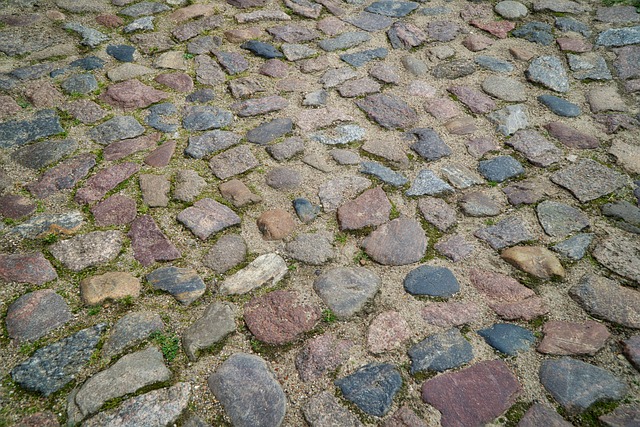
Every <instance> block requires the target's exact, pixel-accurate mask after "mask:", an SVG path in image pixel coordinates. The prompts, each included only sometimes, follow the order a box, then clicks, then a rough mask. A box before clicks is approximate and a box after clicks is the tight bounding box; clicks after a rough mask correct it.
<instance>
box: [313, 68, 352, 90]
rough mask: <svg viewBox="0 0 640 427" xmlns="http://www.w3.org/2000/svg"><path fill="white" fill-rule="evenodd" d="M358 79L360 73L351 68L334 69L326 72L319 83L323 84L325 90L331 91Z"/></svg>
mask: <svg viewBox="0 0 640 427" xmlns="http://www.w3.org/2000/svg"><path fill="white" fill-rule="evenodd" d="M356 77H358V73H356V72H355V71H354V70H353V69H351V68H350V67H341V68H333V69H331V70H329V71H327V72H325V73H324V74H323V75H322V77H320V80H318V82H319V83H321V84H322V87H324V88H325V89H329V88H332V87H336V86H339V85H341V84H342V83H344V82H346V81H347V80H351V79H355V78H356Z"/></svg>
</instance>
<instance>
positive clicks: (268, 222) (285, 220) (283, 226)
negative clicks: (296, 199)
mask: <svg viewBox="0 0 640 427" xmlns="http://www.w3.org/2000/svg"><path fill="white" fill-rule="evenodd" d="M257 223H258V229H259V230H260V232H261V233H262V237H263V238H264V239H265V240H281V239H284V238H285V237H287V236H288V235H289V234H291V233H292V232H293V230H294V229H295V227H296V223H295V221H294V219H293V215H291V214H290V213H289V212H287V211H285V210H283V209H272V210H269V211H266V212H264V213H263V214H262V215H260V217H259V218H258V221H257Z"/></svg>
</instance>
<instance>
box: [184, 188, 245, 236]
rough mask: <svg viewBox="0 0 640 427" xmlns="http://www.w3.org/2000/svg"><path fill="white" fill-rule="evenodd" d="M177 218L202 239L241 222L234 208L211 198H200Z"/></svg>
mask: <svg viewBox="0 0 640 427" xmlns="http://www.w3.org/2000/svg"><path fill="white" fill-rule="evenodd" d="M177 219H178V221H179V222H181V223H182V224H184V226H185V227H187V228H188V229H189V230H191V231H192V232H193V234H195V235H196V236H197V237H199V238H200V239H202V240H206V239H208V238H209V237H210V236H211V235H212V234H215V233H218V232H220V231H222V230H224V229H225V228H228V227H231V226H233V225H237V224H240V217H239V216H238V215H237V214H236V213H235V212H234V211H233V210H231V209H230V208H228V207H227V206H225V205H223V204H222V203H219V202H216V201H215V200H213V199H209V198H205V199H201V200H198V201H197V202H195V203H194V204H193V206H190V207H188V208H186V209H185V210H183V211H182V212H180V213H179V214H178V217H177Z"/></svg>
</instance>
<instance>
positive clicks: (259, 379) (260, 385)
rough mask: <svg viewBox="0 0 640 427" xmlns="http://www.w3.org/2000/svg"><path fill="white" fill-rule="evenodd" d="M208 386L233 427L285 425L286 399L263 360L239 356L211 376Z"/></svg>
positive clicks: (240, 354)
mask: <svg viewBox="0 0 640 427" xmlns="http://www.w3.org/2000/svg"><path fill="white" fill-rule="evenodd" d="M208 383H209V388H210V389H211V391H212V392H213V394H214V395H215V396H216V398H217V399H218V401H219V402H220V403H221V404H222V406H223V408H224V410H225V412H226V414H227V415H228V416H229V418H231V421H232V423H233V425H234V426H237V427H271V426H279V425H280V424H281V423H282V421H283V419H284V416H285V412H286V408H287V402H286V401H287V399H286V396H285V394H284V392H283V391H282V388H281V386H280V384H279V383H278V381H277V380H276V378H275V375H274V374H273V373H272V371H271V370H270V369H269V367H268V365H267V363H266V362H265V361H264V360H263V359H261V358H260V357H258V356H254V355H251V354H244V353H236V354H234V355H232V356H231V357H229V358H228V359H227V360H226V361H225V362H224V363H222V365H220V367H219V368H218V369H216V371H215V372H214V373H213V374H211V376H210V377H209V380H208Z"/></svg>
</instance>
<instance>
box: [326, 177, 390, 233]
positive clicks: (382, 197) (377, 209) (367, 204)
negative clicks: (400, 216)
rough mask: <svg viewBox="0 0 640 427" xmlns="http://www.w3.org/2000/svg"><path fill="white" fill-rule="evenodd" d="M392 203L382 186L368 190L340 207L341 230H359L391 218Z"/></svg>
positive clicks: (339, 220)
mask: <svg viewBox="0 0 640 427" xmlns="http://www.w3.org/2000/svg"><path fill="white" fill-rule="evenodd" d="M390 213H391V203H389V199H387V195H386V193H385V192H384V190H383V189H382V188H381V187H376V188H374V189H371V190H367V191H365V192H364V193H362V194H361V195H360V196H358V197H357V198H356V199H355V200H352V201H348V202H347V203H345V204H344V205H342V206H340V207H339V208H338V222H339V223H340V229H341V230H357V229H360V228H364V227H369V226H376V225H380V224H383V223H385V222H386V221H388V220H389V214H390Z"/></svg>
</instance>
